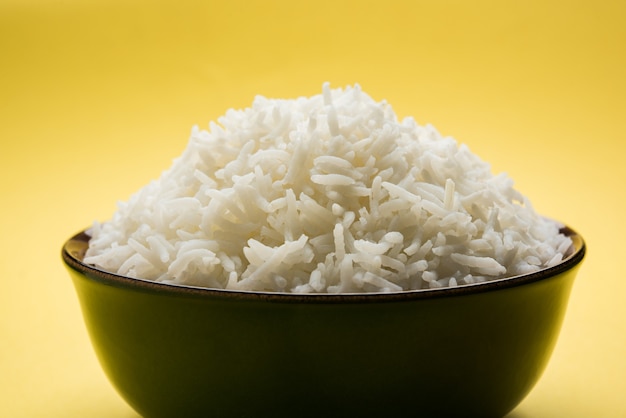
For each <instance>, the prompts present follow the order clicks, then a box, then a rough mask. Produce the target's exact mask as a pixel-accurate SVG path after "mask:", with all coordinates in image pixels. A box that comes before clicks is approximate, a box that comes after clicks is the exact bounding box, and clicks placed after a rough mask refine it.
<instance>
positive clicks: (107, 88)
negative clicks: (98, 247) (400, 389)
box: [0, 0, 626, 418]
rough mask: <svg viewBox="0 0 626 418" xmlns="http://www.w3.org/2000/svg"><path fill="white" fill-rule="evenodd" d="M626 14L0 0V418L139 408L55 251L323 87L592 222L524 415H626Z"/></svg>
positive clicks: (450, 3) (321, 0)
mask: <svg viewBox="0 0 626 418" xmlns="http://www.w3.org/2000/svg"><path fill="white" fill-rule="evenodd" d="M624 22H626V2H624V1H621V0H617V1H602V0H595V1H590V0H581V1H576V0H574V1H549V0H548V1H546V0H527V1H495V0H494V1H490V0H473V1H461V0H441V1H434V0H433V1H425V0H416V1H396V0H386V1H378V2H371V1H344V2H342V1H340V0H333V1H328V0H317V1H295V0H294V1H286V0H280V1H276V0H275V1H270V0H266V1H243V0H238V1H221V2H216V1H204V2H201V1H190V0H171V1H167V0H161V1H140V0H106V1H105V0H89V1H87V0H84V1H79V0H74V1H72V0H66V1H53V0H9V1H8V0H2V1H1V2H0V139H1V141H2V148H1V151H0V170H1V176H0V187H1V188H0V191H1V193H2V205H1V211H2V212H1V215H2V216H0V417H9V418H12V417H126V418H130V417H135V414H134V412H133V411H132V410H131V409H130V408H129V407H128V406H126V404H125V403H124V402H123V401H122V400H121V398H120V397H118V395H117V394H116V393H115V392H114V390H113V389H112V388H111V386H110V385H109V383H108V382H107V380H106V378H105V376H104V375H103V373H102V371H101V370H100V367H99V365H98V364H97V361H96V359H95V356H94V354H93V352H92V349H91V346H90V343H89V341H88V338H87V335H86V332H85V329H84V326H83V323H82V318H81V314H80V311H79V306H78V303H77V300H76V297H75V294H74V290H73V288H72V285H71V283H70V280H69V277H68V276H67V274H66V272H65V271H64V268H63V266H62V263H61V261H60V249H61V245H62V244H63V242H64V241H65V239H67V238H68V237H69V236H70V235H72V234H73V233H75V232H77V231H79V230H81V229H83V228H84V227H86V226H88V225H90V224H91V222H92V221H93V220H94V219H99V220H105V219H107V218H108V217H109V216H110V215H111V214H112V213H113V211H114V210H115V204H116V202H117V201H118V200H125V199H127V198H128V197H129V195H130V194H131V193H132V192H134V191H135V190H137V189H138V188H139V187H141V186H142V185H144V184H145V183H147V182H148V181H149V180H151V179H153V178H155V177H157V176H158V175H159V174H160V172H161V171H162V170H164V169H166V168H167V167H169V165H170V163H171V160H172V159H173V158H175V157H176V156H178V155H179V154H180V152H181V151H182V150H183V149H184V147H185V146H186V142H187V138H188V135H189V132H190V129H191V127H192V125H194V124H198V125H200V126H201V127H206V126H208V123H209V121H211V120H214V119H216V118H217V117H218V116H220V115H221V114H222V113H224V111H225V110H226V109H228V108H230V107H237V108H241V107H245V106H248V105H249V104H250V103H251V101H252V99H253V97H254V95H256V94H263V95H266V96H270V97H295V96H300V95H312V94H317V93H319V92H321V85H322V83H323V82H324V81H330V82H331V85H332V86H333V87H340V86H344V85H346V84H353V83H359V84H361V86H362V88H363V89H364V90H365V91H366V92H368V93H369V94H371V95H372V96H373V97H374V98H375V99H377V100H382V99H387V100H388V101H389V102H390V103H391V104H392V105H393V107H394V108H395V110H396V112H397V113H398V114H399V115H400V116H401V117H403V116H407V115H412V116H415V118H416V120H417V121H418V122H419V123H422V124H423V123H432V124H434V125H435V126H436V127H437V128H438V129H439V130H440V131H441V132H442V133H443V134H445V135H451V136H453V137H455V138H456V139H457V140H458V141H459V142H463V143H466V144H468V145H469V146H470V149H472V150H473V151H474V152H475V153H477V154H479V155H480V156H481V157H482V158H483V159H485V160H487V161H489V162H490V163H491V164H492V168H493V170H494V171H495V172H501V171H506V172H508V173H509V175H511V177H513V179H514V180H515V181H516V185H517V188H518V189H519V190H520V191H522V193H524V194H525V195H527V196H529V197H530V199H531V201H533V203H534V205H535V207H536V208H537V209H538V210H539V211H540V212H542V213H544V214H545V215H548V216H551V217H554V218H558V219H559V220H561V221H564V222H565V223H567V224H569V225H570V226H572V227H574V228H575V229H577V230H578V231H579V232H580V233H582V235H583V236H584V238H585V239H586V241H587V244H588V250H589V252H588V257H587V259H586V261H585V263H584V265H583V267H582V269H581V271H580V274H579V276H578V279H577V281H576V283H575V286H574V290H573V294H572V298H571V301H570V307H569V311H568V313H567V317H566V320H565V324H564V326H563V330H562V334H561V337H560V340H559V342H558V345H557V347H556V350H555V352H554V355H553V357H552V360H551V362H550V364H549V367H548V369H547V370H546V372H545V374H544V376H543V378H542V379H541V381H540V382H539V384H538V385H537V386H536V387H535V389H534V390H533V392H532V393H531V394H530V395H529V396H528V398H527V399H526V400H525V401H524V402H523V403H522V404H521V405H520V406H519V407H518V408H517V409H516V410H515V411H514V412H513V413H512V414H511V417H514V418H529V417H585V418H586V417H592V416H593V417H625V416H626V396H624V394H623V390H624V388H625V387H626V386H625V384H626V321H625V319H624V317H625V316H626V298H625V296H626V294H625V292H626V277H625V274H624V260H625V259H626V254H625V253H624V245H623V243H624V236H625V234H626V229H625V227H624V224H625V223H624V219H623V211H624V209H623V208H624V205H625V204H626V198H625V197H624V180H626V175H625V174H626V168H625V167H626V163H625V161H624V154H625V151H626V145H624V144H625V137H624V130H625V128H624V122H626V120H625V119H626V118H625V116H626V81H625V77H624V73H625V71H624V69H625V67H626V24H624ZM416 407H419V405H416Z"/></svg>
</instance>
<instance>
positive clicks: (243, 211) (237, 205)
mask: <svg viewBox="0 0 626 418" xmlns="http://www.w3.org/2000/svg"><path fill="white" fill-rule="evenodd" d="M218 121H219V124H217V123H211V124H210V129H209V131H204V130H199V129H198V128H197V127H194V129H193V130H192V134H191V138H190V140H189V145H188V147H187V149H186V150H185V151H184V153H183V155H182V156H180V157H179V158H178V159H176V160H175V161H174V163H173V165H172V167H171V168H170V169H169V170H168V171H165V172H164V173H163V174H162V176H161V177H160V178H159V179H158V180H156V181H153V182H151V183H150V184H148V185H146V186H145V187H144V188H142V189H141V190H139V191H138V192H137V193H136V194H135V195H133V196H132V197H131V198H130V200H129V201H128V202H123V203H119V207H118V211H117V212H116V213H115V214H114V216H113V218H112V219H111V220H110V221H108V222H105V223H102V224H101V223H98V222H96V223H94V225H93V227H92V228H91V230H90V234H91V235H92V238H91V240H90V242H89V249H88V251H87V254H86V256H85V259H84V261H85V263H88V264H93V265H95V266H97V267H99V268H101V269H104V270H107V271H111V272H115V273H118V274H122V275H126V276H130V277H135V278H143V279H149V280H155V281H160V282H166V283H178V284H185V285H193V286H201V287H209V288H220V289H235V290H259V291H261V290H262V291H279V292H302V293H337V292H341V293H352V292H396V291H404V290H410V289H424V288H438V287H448V286H460V285H465V284H471V283H477V282H483V281H488V280H493V279H497V278H503V277H509V276H513V275H518V274H522V273H528V272H532V271H536V270H539V269H542V268H545V267H548V266H552V265H554V264H556V263H559V262H560V261H561V260H562V259H563V257H564V256H565V254H566V253H567V252H568V251H569V249H570V247H571V240H570V239H569V238H568V237H566V236H564V235H562V234H560V233H559V226H558V225H556V224H555V223H554V222H552V221H549V220H546V219H544V218H542V217H541V216H539V215H538V214H537V213H536V212H535V211H534V210H533V208H532V207H531V205H530V203H529V202H528V200H527V199H526V198H525V197H524V196H522V195H521V194H520V193H519V192H517V191H516V190H515V189H514V188H513V182H512V181H511V179H510V178H509V177H507V176H506V175H504V174H500V175H497V176H494V175H492V173H491V171H490V167H489V165H488V164H486V163H485V162H483V161H482V160H480V159H479V157H477V156H476V155H474V154H473V153H471V152H470V150H469V149H468V147H467V146H465V145H458V144H457V143H456V141H455V140H454V139H453V138H450V137H442V136H441V135H440V134H439V133H438V132H437V131H436V130H435V128H433V127H432V126H430V125H427V126H420V125H418V124H417V123H416V122H415V121H414V120H413V119H412V118H406V119H404V120H402V121H401V122H399V121H398V120H397V117H396V115H395V114H394V112H393V110H392V109H391V107H390V106H389V105H388V104H387V103H386V102H384V101H383V102H376V101H374V100H373V99H372V98H370V97H369V96H368V95H367V94H366V93H364V92H363V91H362V90H361V89H360V87H359V86H358V85H356V86H354V87H346V88H345V89H333V90H331V89H330V87H329V85H328V84H325V85H324V86H323V92H322V94H320V95H316V96H313V97H310V98H306V97H300V98H297V99H294V100H282V99H267V98H265V97H257V98H256V99H255V100H254V103H253V104H252V107H250V108H247V109H244V110H233V109H231V110H228V111H227V112H226V114H225V115H224V116H222V117H221V118H219V120H218Z"/></svg>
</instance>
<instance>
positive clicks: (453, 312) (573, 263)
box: [62, 228, 585, 418]
mask: <svg viewBox="0 0 626 418" xmlns="http://www.w3.org/2000/svg"><path fill="white" fill-rule="evenodd" d="M563 231H564V232H565V233H566V234H568V235H570V236H571V237H572V239H573V241H574V245H575V248H574V252H573V253H572V254H571V255H570V256H568V257H567V258H566V259H565V260H564V261H563V262H561V263H560V264H558V265H556V266H554V267H551V268H548V269H545V270H542V271H539V272H536V273H532V274H527V275H523V276H517V277H513V278H508V279H502V280H496V281H492V282H487V283H482V284H476V285H467V286H462V287H457V288H446V289H436V290H419V291H407V292H400V293H392V294H343V295H330V294H326V295H319V294H318V295H295V294H287V293H259V292H235V291H226V290H212V289H204V288H193V287H185V286H177V285H169V284H160V283H155V282H151V281H146V280H138V279H132V278H127V277H122V276H118V275H115V274H111V273H107V272H104V271H100V270H97V269H95V268H93V267H91V266H88V265H86V264H83V263H82V257H83V255H84V253H85V250H86V248H87V245H88V241H89V237H88V236H87V235H86V234H85V233H80V234H78V235H76V236H74V237H73V238H71V239H70V240H69V241H68V242H67V243H66V244H65V246H64V247H63V253H62V254H63V260H64V261H65V264H66V266H67V268H68V270H69V272H70V274H71V276H72V279H73V282H74V285H75V288H76V291H77V294H78V298H79V300H80V304H81V308H82V312H83V315H84V318H85V323H86V325H87V329H88V332H89V335H90V337H91V341H92V343H93V346H94V349H95V351H96V354H97V356H98V358H99V360H100V362H101V364H102V367H103V369H104V371H105V372H106V374H107V375H108V377H109V379H110V380H111V382H112V384H113V385H114V386H115V387H116V389H117V390H118V392H119V393H120V394H121V396H122V397H123V398H124V399H125V400H126V401H127V402H128V404H130V405H131V406H132V407H133V408H134V409H135V410H136V411H137V412H138V413H139V414H141V415H143V416H145V417H194V416H197V417H221V418H223V417H255V418H257V417H394V418H397V417H435V416H443V417H452V416H464V417H467V416H478V417H501V416H504V415H506V414H507V413H508V412H509V411H511V410H512V409H513V408H515V406H516V405H518V404H519V402H521V401H522V399H524V397H525V396H526V395H527V394H528V393H529V391H530V390H531V389H532V387H533V386H534V385H535V383H536V382H537V380H538V379H539V377H540V375H541V374H542V372H543V370H544V368H545V366H546V364H547V362H548V360H549V357H550V355H551V352H552V349H553V347H554V345H555V343H556V341H557V337H558V334H559V330H560V327H561V323H562V320H563V317H564V315H565V310H566V307H567V302H568V298H569V294H570V289H571V287H572V283H573V281H574V277H575V275H576V272H577V270H578V267H579V266H580V263H581V261H582V260H583V257H584V254H585V244H584V242H583V239H582V238H581V237H580V236H579V235H578V234H577V233H575V232H574V231H572V230H571V229H569V228H564V230H563Z"/></svg>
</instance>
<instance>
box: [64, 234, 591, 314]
mask: <svg viewBox="0 0 626 418" xmlns="http://www.w3.org/2000/svg"><path fill="white" fill-rule="evenodd" d="M88 230H89V229H88V228H87V229H85V230H82V231H81V232H79V233H77V234H75V235H74V236H72V237H71V238H70V239H69V240H67V241H66V242H65V243H64V245H63V248H62V252H61V255H62V259H63V261H64V262H65V264H66V266H67V267H69V268H71V269H73V270H75V271H77V272H79V273H82V274H83V275H84V276H86V277H87V278H89V279H91V280H94V281H96V282H99V283H101V284H105V285H109V286H114V287H122V288H129V289H133V290H136V291H143V292H149V293H160V294H168V295H169V294H171V295H178V296H186V297H200V298H207V297H209V298H210V297H212V298H220V299H238V300H242V299H243V300H257V301H272V302H284V303H294V302H306V303H363V302H368V303H380V302H397V301H408V300H416V299H431V298H443V297H453V296H461V295H469V294H478V293H485V292H492V291H497V290H502V289H509V288H513V287H517V286H521V285H525V284H528V283H533V282H538V281H541V280H547V279H549V278H551V277H554V276H557V275H559V274H561V273H563V272H565V271H568V270H571V269H573V268H574V267H576V266H578V265H579V264H580V263H581V262H582V260H583V258H584V257H585V253H586V244H585V241H584V240H583V238H582V236H581V235H580V234H578V233H577V232H576V231H575V230H573V229H571V228H569V227H568V226H562V227H560V232H561V233H562V234H564V235H566V236H568V237H570V238H571V239H572V242H573V245H572V247H573V249H572V250H570V253H569V254H568V255H567V257H566V258H565V259H563V260H562V261H561V262H560V263H558V264H556V265H554V266H551V267H547V268H545V269H541V270H538V271H536V272H532V273H527V274H522V275H517V276H510V277H505V278H501V279H495V280H491V281H486V282H481V283H473V284H466V285H460V286H456V287H444V288H434V289H416V290H404V291H397V292H369V293H365V292H362V293H289V292H271V291H245V290H231V289H216V288H206V287H199V286H189V285H181V284H174V283H162V282H156V281H152V280H147V279H141V278H132V277H127V276H123V275H120V274H116V273H112V272H108V271H105V270H102V269H99V268H96V267H94V266H92V265H88V264H85V263H83V261H82V259H83V256H84V254H85V251H86V250H87V247H88V245H89V239H90V236H89V234H88V232H87V231H88Z"/></svg>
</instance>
